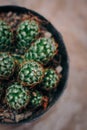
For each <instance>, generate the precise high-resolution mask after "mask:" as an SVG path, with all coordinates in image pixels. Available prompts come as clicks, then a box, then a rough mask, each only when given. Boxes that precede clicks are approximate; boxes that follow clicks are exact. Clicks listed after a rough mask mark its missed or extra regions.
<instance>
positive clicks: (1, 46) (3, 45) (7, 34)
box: [0, 20, 12, 51]
mask: <svg viewBox="0 0 87 130" xmlns="http://www.w3.org/2000/svg"><path fill="white" fill-rule="evenodd" d="M11 42H12V32H11V28H10V27H9V26H8V25H7V24H6V23H5V22H4V21H2V20H0V51H3V50H4V51H8V50H9V49H10V48H11Z"/></svg>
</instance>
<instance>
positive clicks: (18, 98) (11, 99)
mask: <svg viewBox="0 0 87 130" xmlns="http://www.w3.org/2000/svg"><path fill="white" fill-rule="evenodd" d="M5 99H6V103H7V105H8V106H9V107H10V108H12V109H15V110H19V109H21V108H24V107H26V105H27V104H28V103H29V100H30V95H29V90H27V89H26V88H24V87H23V86H22V85H19V84H18V83H14V84H12V85H11V86H10V87H8V88H7V90H6V97H5Z"/></svg>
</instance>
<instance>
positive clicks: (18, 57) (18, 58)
mask: <svg viewBox="0 0 87 130" xmlns="http://www.w3.org/2000/svg"><path fill="white" fill-rule="evenodd" d="M11 55H12V57H13V59H14V60H15V62H16V63H18V64H21V63H22V62H23V60H24V59H23V58H24V57H23V56H22V55H19V54H16V53H14V54H11Z"/></svg>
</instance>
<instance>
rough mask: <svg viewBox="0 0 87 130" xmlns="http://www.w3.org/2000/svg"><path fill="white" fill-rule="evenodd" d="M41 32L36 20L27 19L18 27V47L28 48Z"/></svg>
mask: <svg viewBox="0 0 87 130" xmlns="http://www.w3.org/2000/svg"><path fill="white" fill-rule="evenodd" d="M38 33H39V26H38V23H37V22H36V21H34V20H25V21H23V22H22V23H20V25H19V26H18V29H17V41H18V43H17V48H19V49H22V50H26V49H27V47H29V46H30V44H31V42H32V41H33V40H35V38H36V36H37V35H38Z"/></svg>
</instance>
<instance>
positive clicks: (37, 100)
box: [30, 90, 43, 108]
mask: <svg viewBox="0 0 87 130" xmlns="http://www.w3.org/2000/svg"><path fill="white" fill-rule="evenodd" d="M42 101H43V95H42V94H41V93H40V92H39V91H37V90H35V91H32V93H31V100H30V103H31V106H32V107H34V108H37V107H39V106H41V105H42Z"/></svg>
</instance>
